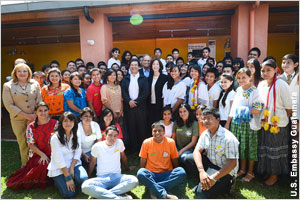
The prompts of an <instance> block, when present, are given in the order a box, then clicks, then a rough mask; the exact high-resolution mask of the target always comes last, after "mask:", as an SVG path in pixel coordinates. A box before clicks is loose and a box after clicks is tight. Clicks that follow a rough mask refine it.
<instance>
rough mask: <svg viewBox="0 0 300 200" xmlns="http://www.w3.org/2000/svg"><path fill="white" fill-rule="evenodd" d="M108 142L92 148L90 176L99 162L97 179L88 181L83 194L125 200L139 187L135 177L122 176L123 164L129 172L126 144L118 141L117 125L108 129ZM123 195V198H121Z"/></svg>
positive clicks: (97, 144)
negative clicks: (131, 191) (129, 192)
mask: <svg viewBox="0 0 300 200" xmlns="http://www.w3.org/2000/svg"><path fill="white" fill-rule="evenodd" d="M105 134H106V140H105V141H101V142H97V143H96V144H94V146H93V147H92V151H91V155H92V156H91V160H90V164H89V170H88V174H89V177H91V175H92V172H93V170H94V167H95V164H96V161H97V177H96V178H91V179H88V180H86V181H85V182H84V183H83V184H82V186H81V188H82V192H83V193H85V194H87V195H90V196H92V197H94V198H99V199H120V198H122V199H124V198H129V199H131V197H130V196H129V195H122V194H125V193H126V192H128V191H130V190H132V189H133V188H135V187H136V186H137V185H138V180H137V178H136V177H135V176H133V175H125V174H121V163H120V157H121V159H122V162H123V164H124V166H125V169H126V170H127V171H129V170H130V169H129V167H128V161H127V157H126V154H125V151H124V150H125V147H124V143H123V141H122V140H121V139H118V135H119V130H118V128H117V127H116V126H115V125H112V126H109V127H108V128H107V129H106V132H105ZM120 195H122V196H120Z"/></svg>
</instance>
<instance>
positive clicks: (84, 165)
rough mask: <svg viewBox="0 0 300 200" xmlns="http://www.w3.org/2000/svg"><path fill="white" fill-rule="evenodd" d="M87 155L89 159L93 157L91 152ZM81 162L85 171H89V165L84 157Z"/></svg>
mask: <svg viewBox="0 0 300 200" xmlns="http://www.w3.org/2000/svg"><path fill="white" fill-rule="evenodd" d="M85 154H86V155H88V156H89V157H91V155H92V154H91V152H90V151H89V152H86V153H85ZM80 160H81V163H82V167H84V169H86V170H88V168H89V163H87V162H86V161H85V159H84V157H83V156H81V158H80Z"/></svg>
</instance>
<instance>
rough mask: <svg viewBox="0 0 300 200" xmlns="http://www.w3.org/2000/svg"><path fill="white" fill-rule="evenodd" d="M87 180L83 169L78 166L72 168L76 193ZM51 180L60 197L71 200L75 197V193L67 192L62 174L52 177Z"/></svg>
mask: <svg viewBox="0 0 300 200" xmlns="http://www.w3.org/2000/svg"><path fill="white" fill-rule="evenodd" d="M87 179H88V175H87V173H86V171H85V169H84V168H83V167H82V166H81V165H78V166H76V167H75V168H74V180H75V181H74V182H75V185H76V191H77V190H78V189H80V186H81V184H82V183H83V182H84V181H85V180H87ZM53 180H54V182H55V185H56V187H57V188H58V191H59V193H60V195H61V196H62V197H63V198H65V199H68V198H72V197H74V196H75V194H76V192H72V191H69V190H68V188H67V184H66V181H65V176H64V175H63V174H61V175H59V176H56V177H53Z"/></svg>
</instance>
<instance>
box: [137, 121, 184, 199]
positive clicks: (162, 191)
mask: <svg viewBox="0 0 300 200" xmlns="http://www.w3.org/2000/svg"><path fill="white" fill-rule="evenodd" d="M164 135H165V126H164V125H163V123H161V122H155V123H153V124H152V136H153V137H151V138H148V139H146V140H144V142H143V145H142V147H141V151H140V155H139V156H140V157H141V161H140V165H141V169H139V171H138V172H137V177H138V179H139V181H140V182H141V183H142V184H144V185H145V186H146V187H148V188H149V189H150V193H151V197H152V198H159V199H162V198H164V199H178V198H177V197H176V196H175V195H170V194H168V193H167V191H168V190H170V189H172V188H173V187H174V186H176V185H178V184H179V183H181V182H182V181H183V180H184V179H185V177H186V173H185V171H184V169H183V168H182V167H178V157H179V155H178V152H177V149H176V145H175V141H174V140H173V139H171V138H167V137H165V136H164Z"/></svg>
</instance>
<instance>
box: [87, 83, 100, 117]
mask: <svg viewBox="0 0 300 200" xmlns="http://www.w3.org/2000/svg"><path fill="white" fill-rule="evenodd" d="M101 87H102V84H101V83H100V85H95V84H94V83H92V84H91V85H90V86H89V87H88V89H87V90H86V100H87V101H92V105H93V107H94V110H95V113H96V115H97V117H99V116H100V115H101V112H102V107H103V105H102V101H101V94H100V89H101Z"/></svg>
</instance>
